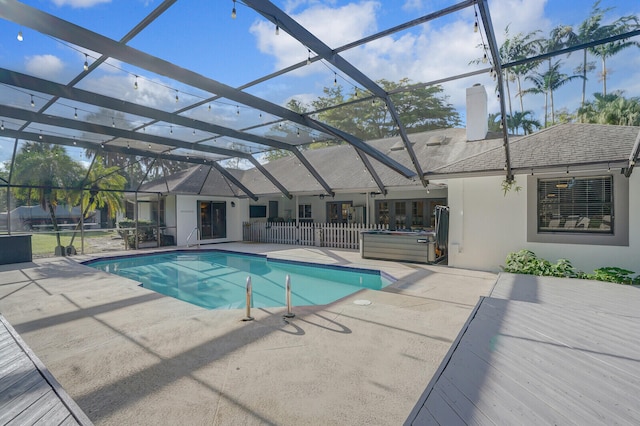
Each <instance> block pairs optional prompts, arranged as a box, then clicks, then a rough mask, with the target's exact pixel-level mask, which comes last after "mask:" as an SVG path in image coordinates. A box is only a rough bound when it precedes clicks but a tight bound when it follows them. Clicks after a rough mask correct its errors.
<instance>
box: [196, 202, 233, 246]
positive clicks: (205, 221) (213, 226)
mask: <svg viewBox="0 0 640 426" xmlns="http://www.w3.org/2000/svg"><path fill="white" fill-rule="evenodd" d="M198 205H199V206H200V216H199V217H198V228H199V229H200V239H202V240H209V239H214V238H227V203H225V202H214V201H198Z"/></svg>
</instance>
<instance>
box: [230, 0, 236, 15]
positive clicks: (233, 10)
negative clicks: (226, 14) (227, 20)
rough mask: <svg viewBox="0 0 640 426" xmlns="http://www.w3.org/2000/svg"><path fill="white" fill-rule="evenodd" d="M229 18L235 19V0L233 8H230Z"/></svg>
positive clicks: (234, 0)
mask: <svg viewBox="0 0 640 426" xmlns="http://www.w3.org/2000/svg"><path fill="white" fill-rule="evenodd" d="M231 18H232V19H236V0H233V9H231Z"/></svg>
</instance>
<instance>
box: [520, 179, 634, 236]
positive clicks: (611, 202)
mask: <svg viewBox="0 0 640 426" xmlns="http://www.w3.org/2000/svg"><path fill="white" fill-rule="evenodd" d="M527 241H529V242H540V243H561V244H589V245H615V246H628V245H629V179H627V178H625V177H624V176H623V175H616V174H610V173H601V174H588V173H586V172H584V173H580V172H576V173H571V175H567V174H566V173H559V174H556V175H555V176H554V175H550V176H548V177H547V176H545V177H538V176H533V175H532V176H528V177H527Z"/></svg>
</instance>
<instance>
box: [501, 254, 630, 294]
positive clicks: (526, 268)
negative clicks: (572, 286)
mask: <svg viewBox="0 0 640 426" xmlns="http://www.w3.org/2000/svg"><path fill="white" fill-rule="evenodd" d="M502 269H503V270H504V271H505V272H512V273H514V274H528V275H538V276H551V277H565V278H585V279H590V280H598V281H606V282H611V283H618V284H632V285H638V284H640V275H636V276H635V277H634V276H633V274H634V272H633V271H629V270H626V269H622V268H616V267H604V268H599V269H596V270H595V271H593V274H585V273H584V272H581V271H577V270H576V269H575V268H574V266H573V265H572V264H571V262H570V261H569V260H567V259H559V260H558V262H557V263H555V264H552V263H551V262H549V261H548V260H545V259H542V258H539V257H538V256H536V254H535V253H534V252H532V251H531V250H526V249H525V250H520V251H517V252H513V253H509V254H508V255H507V259H506V262H505V266H503V267H502Z"/></svg>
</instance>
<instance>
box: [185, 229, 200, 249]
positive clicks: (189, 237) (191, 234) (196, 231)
mask: <svg viewBox="0 0 640 426" xmlns="http://www.w3.org/2000/svg"><path fill="white" fill-rule="evenodd" d="M194 232H195V233H196V241H200V239H199V238H198V234H199V231H198V227H197V226H196V227H195V228H193V230H192V231H191V232H190V233H189V236H188V237H187V247H191V244H189V240H190V239H191V237H192V236H193V233H194ZM196 245H197V246H198V247H200V243H199V242H197V243H196Z"/></svg>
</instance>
